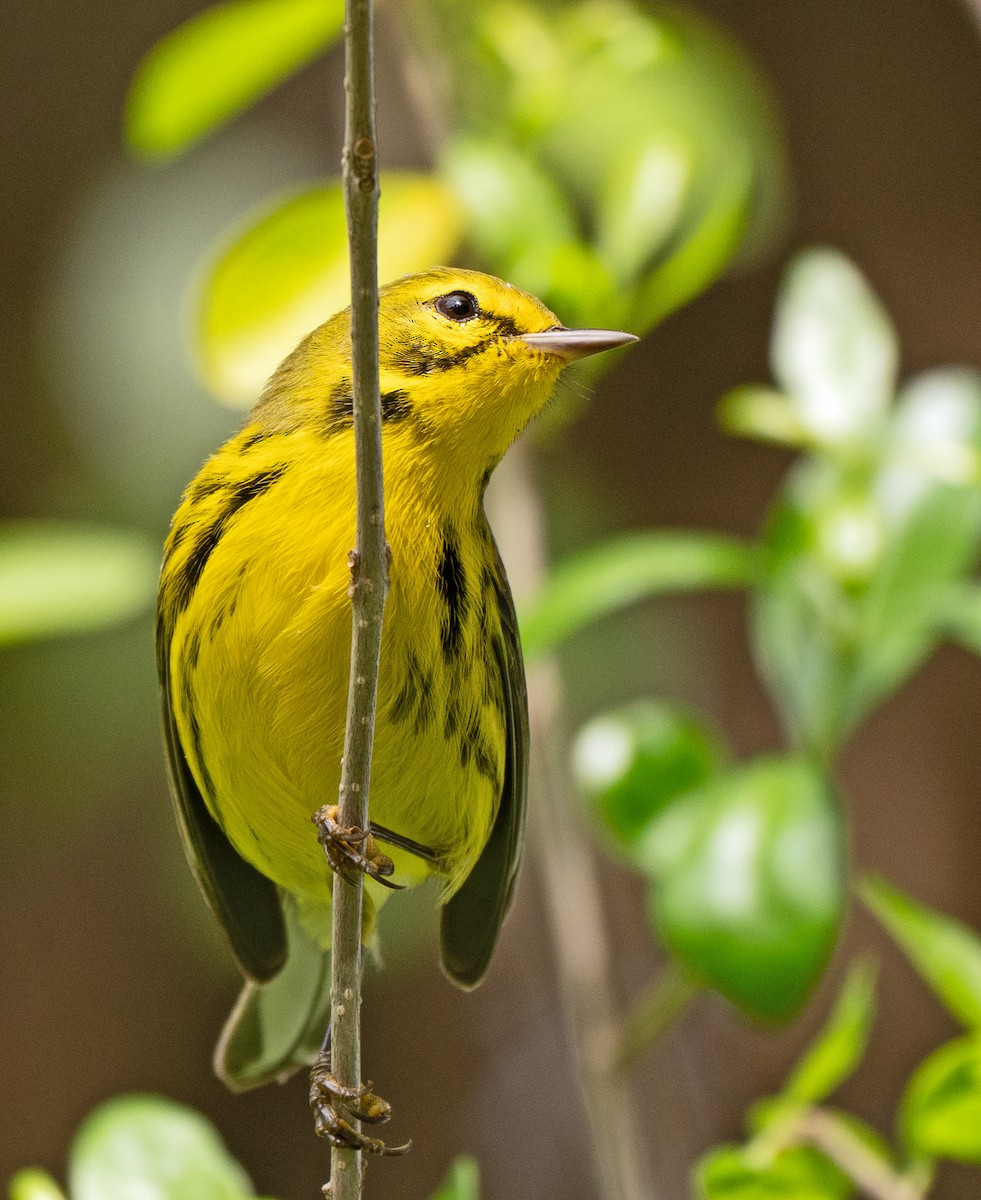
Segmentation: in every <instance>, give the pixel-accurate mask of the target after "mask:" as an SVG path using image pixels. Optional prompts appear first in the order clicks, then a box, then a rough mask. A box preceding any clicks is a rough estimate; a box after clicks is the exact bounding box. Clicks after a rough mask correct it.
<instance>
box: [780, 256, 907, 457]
mask: <svg viewBox="0 0 981 1200" xmlns="http://www.w3.org/2000/svg"><path fill="white" fill-rule="evenodd" d="M898 356H899V349H898V346H897V343H896V335H895V333H894V331H893V328H892V324H891V322H890V320H889V317H888V316H887V314H886V312H885V310H884V309H883V308H882V306H881V304H880V303H879V301H878V300H877V298H876V297H875V295H874V294H873V293H872V291H871V289H870V288H869V286H868V284H867V283H866V282H865V280H864V278H863V277H862V275H861V274H860V272H859V271H858V270H857V269H856V268H855V267H854V266H853V265H852V263H851V262H849V260H848V259H847V258H845V256H844V255H842V254H839V253H838V252H837V251H834V250H827V249H815V250H809V251H806V252H804V253H803V254H800V255H798V256H797V258H796V259H795V260H794V261H793V263H791V265H790V267H789V269H788V270H787V273H786V276H785V277H784V282H783V286H782V288H781V291H780V295H779V297H778V300H777V314H776V324H775V326H774V331H773V342H772V346H771V362H772V366H773V373H774V375H775V376H776V378H777V381H778V383H779V384H780V387H781V388H782V389H783V391H785V392H787V393H788V394H789V395H790V396H791V398H792V400H793V403H794V406H795V408H796V410H797V413H798V415H799V418H800V421H801V423H802V424H803V425H804V427H805V428H806V429H808V430H809V431H810V433H811V434H812V436H813V438H814V440H815V441H817V442H820V443H823V444H826V445H837V444H840V443H843V442H851V441H854V440H856V439H858V438H861V437H863V436H868V434H869V433H870V432H871V431H872V430H873V429H874V428H875V426H876V425H877V424H878V422H879V421H880V420H881V418H882V417H883V416H884V414H885V412H886V409H887V407H888V405H889V403H890V401H891V399H892V395H893V391H894V389H895V383H896V368H897V362H898Z"/></svg>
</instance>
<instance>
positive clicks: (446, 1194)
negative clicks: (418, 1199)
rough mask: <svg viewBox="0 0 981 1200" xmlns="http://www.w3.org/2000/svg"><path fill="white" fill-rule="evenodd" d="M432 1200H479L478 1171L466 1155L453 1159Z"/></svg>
mask: <svg viewBox="0 0 981 1200" xmlns="http://www.w3.org/2000/svg"><path fill="white" fill-rule="evenodd" d="M432 1200H480V1169H479V1167H478V1166H477V1160H476V1159H473V1158H471V1157H470V1156H469V1155H468V1154H461V1155H459V1156H458V1157H457V1158H455V1159H454V1160H453V1162H452V1164H451V1166H450V1169H449V1171H447V1173H446V1178H445V1179H444V1180H443V1182H442V1183H441V1184H440V1186H439V1188H438V1189H437V1191H435V1192H434V1193H433V1195H432Z"/></svg>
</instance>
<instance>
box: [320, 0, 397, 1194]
mask: <svg viewBox="0 0 981 1200" xmlns="http://www.w3.org/2000/svg"><path fill="white" fill-rule="evenodd" d="M344 43H345V64H346V75H345V92H346V101H347V104H346V127H345V145H344V199H345V206H346V210H347V223H348V239H349V243H350V254H351V343H352V350H351V353H352V369H353V390H354V446H355V460H356V473H357V535H356V548H355V552H354V555H353V556H352V563H351V608H352V636H351V676H350V682H349V686H348V700H347V725H346V729H345V734H344V761H343V765H342V768H341V786H340V799H339V812H338V823H339V824H340V825H342V826H344V827H348V828H351V827H355V828H358V829H367V827H368V782H369V778H370V773H371V749H372V741H373V738H374V730H375V702H376V696H377V691H378V662H379V654H380V651H381V635H382V617H383V614H384V609H385V599H386V596H387V594H388V565H387V562H386V548H385V500H384V486H383V477H382V450H381V400H380V398H379V388H378V172H377V164H376V158H375V96H374V72H373V48H372V5H371V0H347V13H346V25H345V34H344ZM363 890H364V886H363V879H362V876H361V874H360V872H355V873H354V881H353V882H349V881H348V880H346V879H344V878H343V877H342V876H341V875H340V874H339V873H337V872H335V874H334V886H333V928H332V947H333V950H332V961H331V1016H330V1019H331V1051H332V1063H331V1065H332V1071H333V1074H334V1077H335V1078H336V1079H337V1081H338V1082H339V1083H340V1084H342V1085H343V1086H345V1087H350V1088H358V1087H360V1086H361V906H362V897H363ZM362 1170H363V1168H362V1156H361V1152H360V1151H357V1150H351V1149H348V1148H346V1147H340V1146H334V1147H333V1148H332V1149H331V1156H330V1179H331V1182H330V1189H331V1190H330V1196H331V1200H358V1198H359V1197H360V1196H361V1190H362Z"/></svg>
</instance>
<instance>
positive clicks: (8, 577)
mask: <svg viewBox="0 0 981 1200" xmlns="http://www.w3.org/2000/svg"><path fill="white" fill-rule="evenodd" d="M158 569H159V556H158V551H157V548H156V547H155V546H153V545H151V544H150V543H149V542H148V541H147V540H146V539H145V538H143V537H141V536H140V535H139V534H135V533H131V532H127V531H126V530H120V529H105V528H101V527H98V526H90V525H81V524H77V525H76V524H71V523H68V522H59V521H26V520H25V521H10V522H7V523H5V524H3V525H0V646H2V645H4V644H9V643H16V642H27V641H32V640H33V639H35V638H41V637H51V636H55V635H59V634H66V633H81V632H84V631H86V630H90V629H99V628H101V627H102V626H104V625H112V624H114V623H115V622H117V621H122V620H125V619H126V618H127V617H130V616H133V615H134V614H135V613H137V612H139V611H140V609H142V608H143V607H145V606H146V605H147V604H149V603H150V600H151V599H152V597H153V592H154V589H155V587H156V580H157V571H158Z"/></svg>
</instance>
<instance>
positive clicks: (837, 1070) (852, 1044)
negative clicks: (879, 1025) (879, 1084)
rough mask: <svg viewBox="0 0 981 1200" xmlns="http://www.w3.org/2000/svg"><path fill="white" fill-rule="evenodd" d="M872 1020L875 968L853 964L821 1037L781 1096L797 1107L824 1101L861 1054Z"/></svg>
mask: <svg viewBox="0 0 981 1200" xmlns="http://www.w3.org/2000/svg"><path fill="white" fill-rule="evenodd" d="M874 1016H875V965H874V963H872V962H864V961H859V962H856V963H855V964H853V966H852V968H851V970H850V971H849V973H848V976H847V978H846V980H845V983H844V985H843V986H842V989H841V992H840V993H839V995H838V999H837V1001H836V1002H835V1006H834V1008H833V1010H832V1012H831V1015H830V1016H829V1017H828V1021H827V1023H826V1025H825V1026H824V1028H823V1029H822V1030H821V1033H820V1034H819V1035H818V1037H817V1038H815V1040H814V1041H813V1042H812V1044H811V1045H810V1047H809V1048H808V1049H807V1051H806V1052H805V1053H804V1055H803V1056H802V1057H801V1058H800V1060H799V1061H798V1063H797V1065H796V1066H795V1067H794V1069H793V1071H792V1072H791V1073H790V1076H789V1077H788V1079H787V1083H786V1085H785V1086H784V1090H783V1096H784V1098H785V1099H786V1100H789V1101H791V1102H794V1103H797V1104H817V1103H819V1102H820V1101H821V1100H825V1099H827V1097H828V1096H830V1095H831V1093H832V1092H833V1091H835V1090H836V1089H837V1088H839V1087H840V1086H841V1085H842V1084H843V1083H844V1082H845V1080H846V1079H847V1078H848V1077H849V1075H851V1073H852V1072H853V1071H854V1070H855V1068H856V1067H857V1066H858V1064H859V1063H860V1062H861V1060H862V1056H863V1055H864V1054H865V1049H866V1046H867V1045H868V1041H869V1035H870V1033H871V1030H872V1019H873V1017H874Z"/></svg>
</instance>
